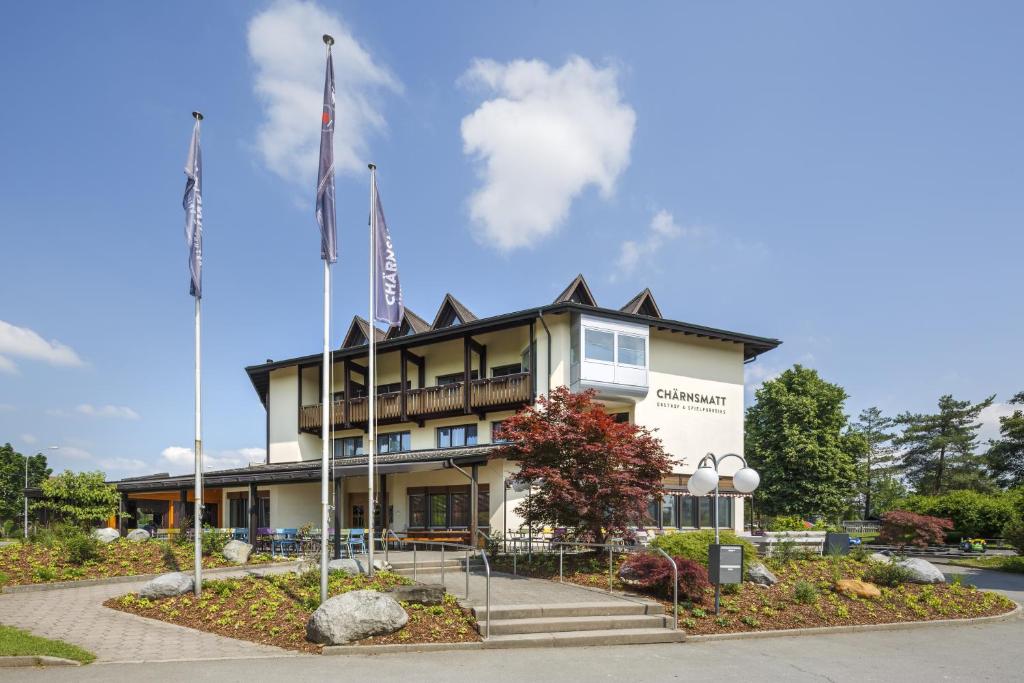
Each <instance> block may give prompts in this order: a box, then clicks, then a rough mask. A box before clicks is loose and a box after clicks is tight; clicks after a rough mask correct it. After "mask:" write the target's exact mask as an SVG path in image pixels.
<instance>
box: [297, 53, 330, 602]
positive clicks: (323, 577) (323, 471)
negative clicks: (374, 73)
mask: <svg viewBox="0 0 1024 683" xmlns="http://www.w3.org/2000/svg"><path fill="white" fill-rule="evenodd" d="M323 39H324V44H325V45H326V46H327V57H328V59H330V56H331V44H332V43H333V42H334V38H331V37H330V36H329V35H325V36H324V38H323ZM332 94H333V93H332ZM330 115H331V117H332V118H333V116H334V112H333V111H332V112H331V114H330ZM332 125H333V121H332ZM332 139H333V138H332ZM332 172H333V169H332ZM332 186H333V184H332ZM331 208H332V211H333V206H332V207H331ZM323 261H324V358H323V368H324V369H323V372H322V373H321V375H322V377H321V379H322V381H323V397H322V408H323V413H322V415H321V422H322V426H323V429H322V433H321V440H322V441H323V452H322V454H321V463H320V602H321V603H324V602H327V573H328V572H327V565H328V563H329V560H328V547H327V520H328V516H329V510H328V508H329V506H330V501H329V499H328V493H327V488H328V486H327V464H328V450H329V449H330V445H331V387H330V381H331V260H330V259H329V258H325V259H323ZM300 372H301V370H300ZM300 398H301V397H300Z"/></svg>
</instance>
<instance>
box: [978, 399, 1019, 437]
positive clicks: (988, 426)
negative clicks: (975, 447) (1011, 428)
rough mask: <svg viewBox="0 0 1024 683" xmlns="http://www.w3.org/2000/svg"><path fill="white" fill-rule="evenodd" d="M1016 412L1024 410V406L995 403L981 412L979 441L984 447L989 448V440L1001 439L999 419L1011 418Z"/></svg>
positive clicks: (979, 417)
mask: <svg viewBox="0 0 1024 683" xmlns="http://www.w3.org/2000/svg"><path fill="white" fill-rule="evenodd" d="M1016 410H1024V406H1021V405H1010V404H1009V403H993V404H992V405H990V406H989V407H988V408H985V409H984V410H983V411H981V414H980V415H979V416H978V421H979V422H981V429H979V430H978V440H979V442H980V443H981V445H982V447H987V446H988V441H989V439H998V438H999V418H1001V417H1009V416H1010V415H1013V413H1014V411H1016Z"/></svg>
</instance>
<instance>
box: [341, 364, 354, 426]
mask: <svg viewBox="0 0 1024 683" xmlns="http://www.w3.org/2000/svg"><path fill="white" fill-rule="evenodd" d="M341 367H342V373H344V375H345V427H346V429H347V428H349V427H351V426H352V417H351V415H352V411H351V409H350V408H349V405H351V399H352V380H351V378H350V377H349V375H350V374H351V372H350V369H349V362H348V358H346V359H345V360H344V361H342V364H341Z"/></svg>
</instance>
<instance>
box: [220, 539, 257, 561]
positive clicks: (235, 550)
mask: <svg viewBox="0 0 1024 683" xmlns="http://www.w3.org/2000/svg"><path fill="white" fill-rule="evenodd" d="M251 552H252V546H251V545H249V544H248V543H246V542H245V541H238V540H234V541H228V542H227V543H225V544H224V550H222V551H221V555H223V556H224V559H225V560H227V561H228V562H234V563H235V564H245V563H246V562H248V561H249V553H251Z"/></svg>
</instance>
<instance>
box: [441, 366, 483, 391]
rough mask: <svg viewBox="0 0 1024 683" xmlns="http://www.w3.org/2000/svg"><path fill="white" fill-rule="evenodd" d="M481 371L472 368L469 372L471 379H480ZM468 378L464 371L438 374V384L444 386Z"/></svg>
mask: <svg viewBox="0 0 1024 683" xmlns="http://www.w3.org/2000/svg"><path fill="white" fill-rule="evenodd" d="M479 377H480V372H479V371H477V370H471V371H470V373H469V378H470V379H478V378H479ZM465 379H466V374H465V373H463V372H453V373H451V374H450V375H438V376H437V386H439V387H443V386H445V385H448V384H458V383H459V382H462V381H464V380H465Z"/></svg>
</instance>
